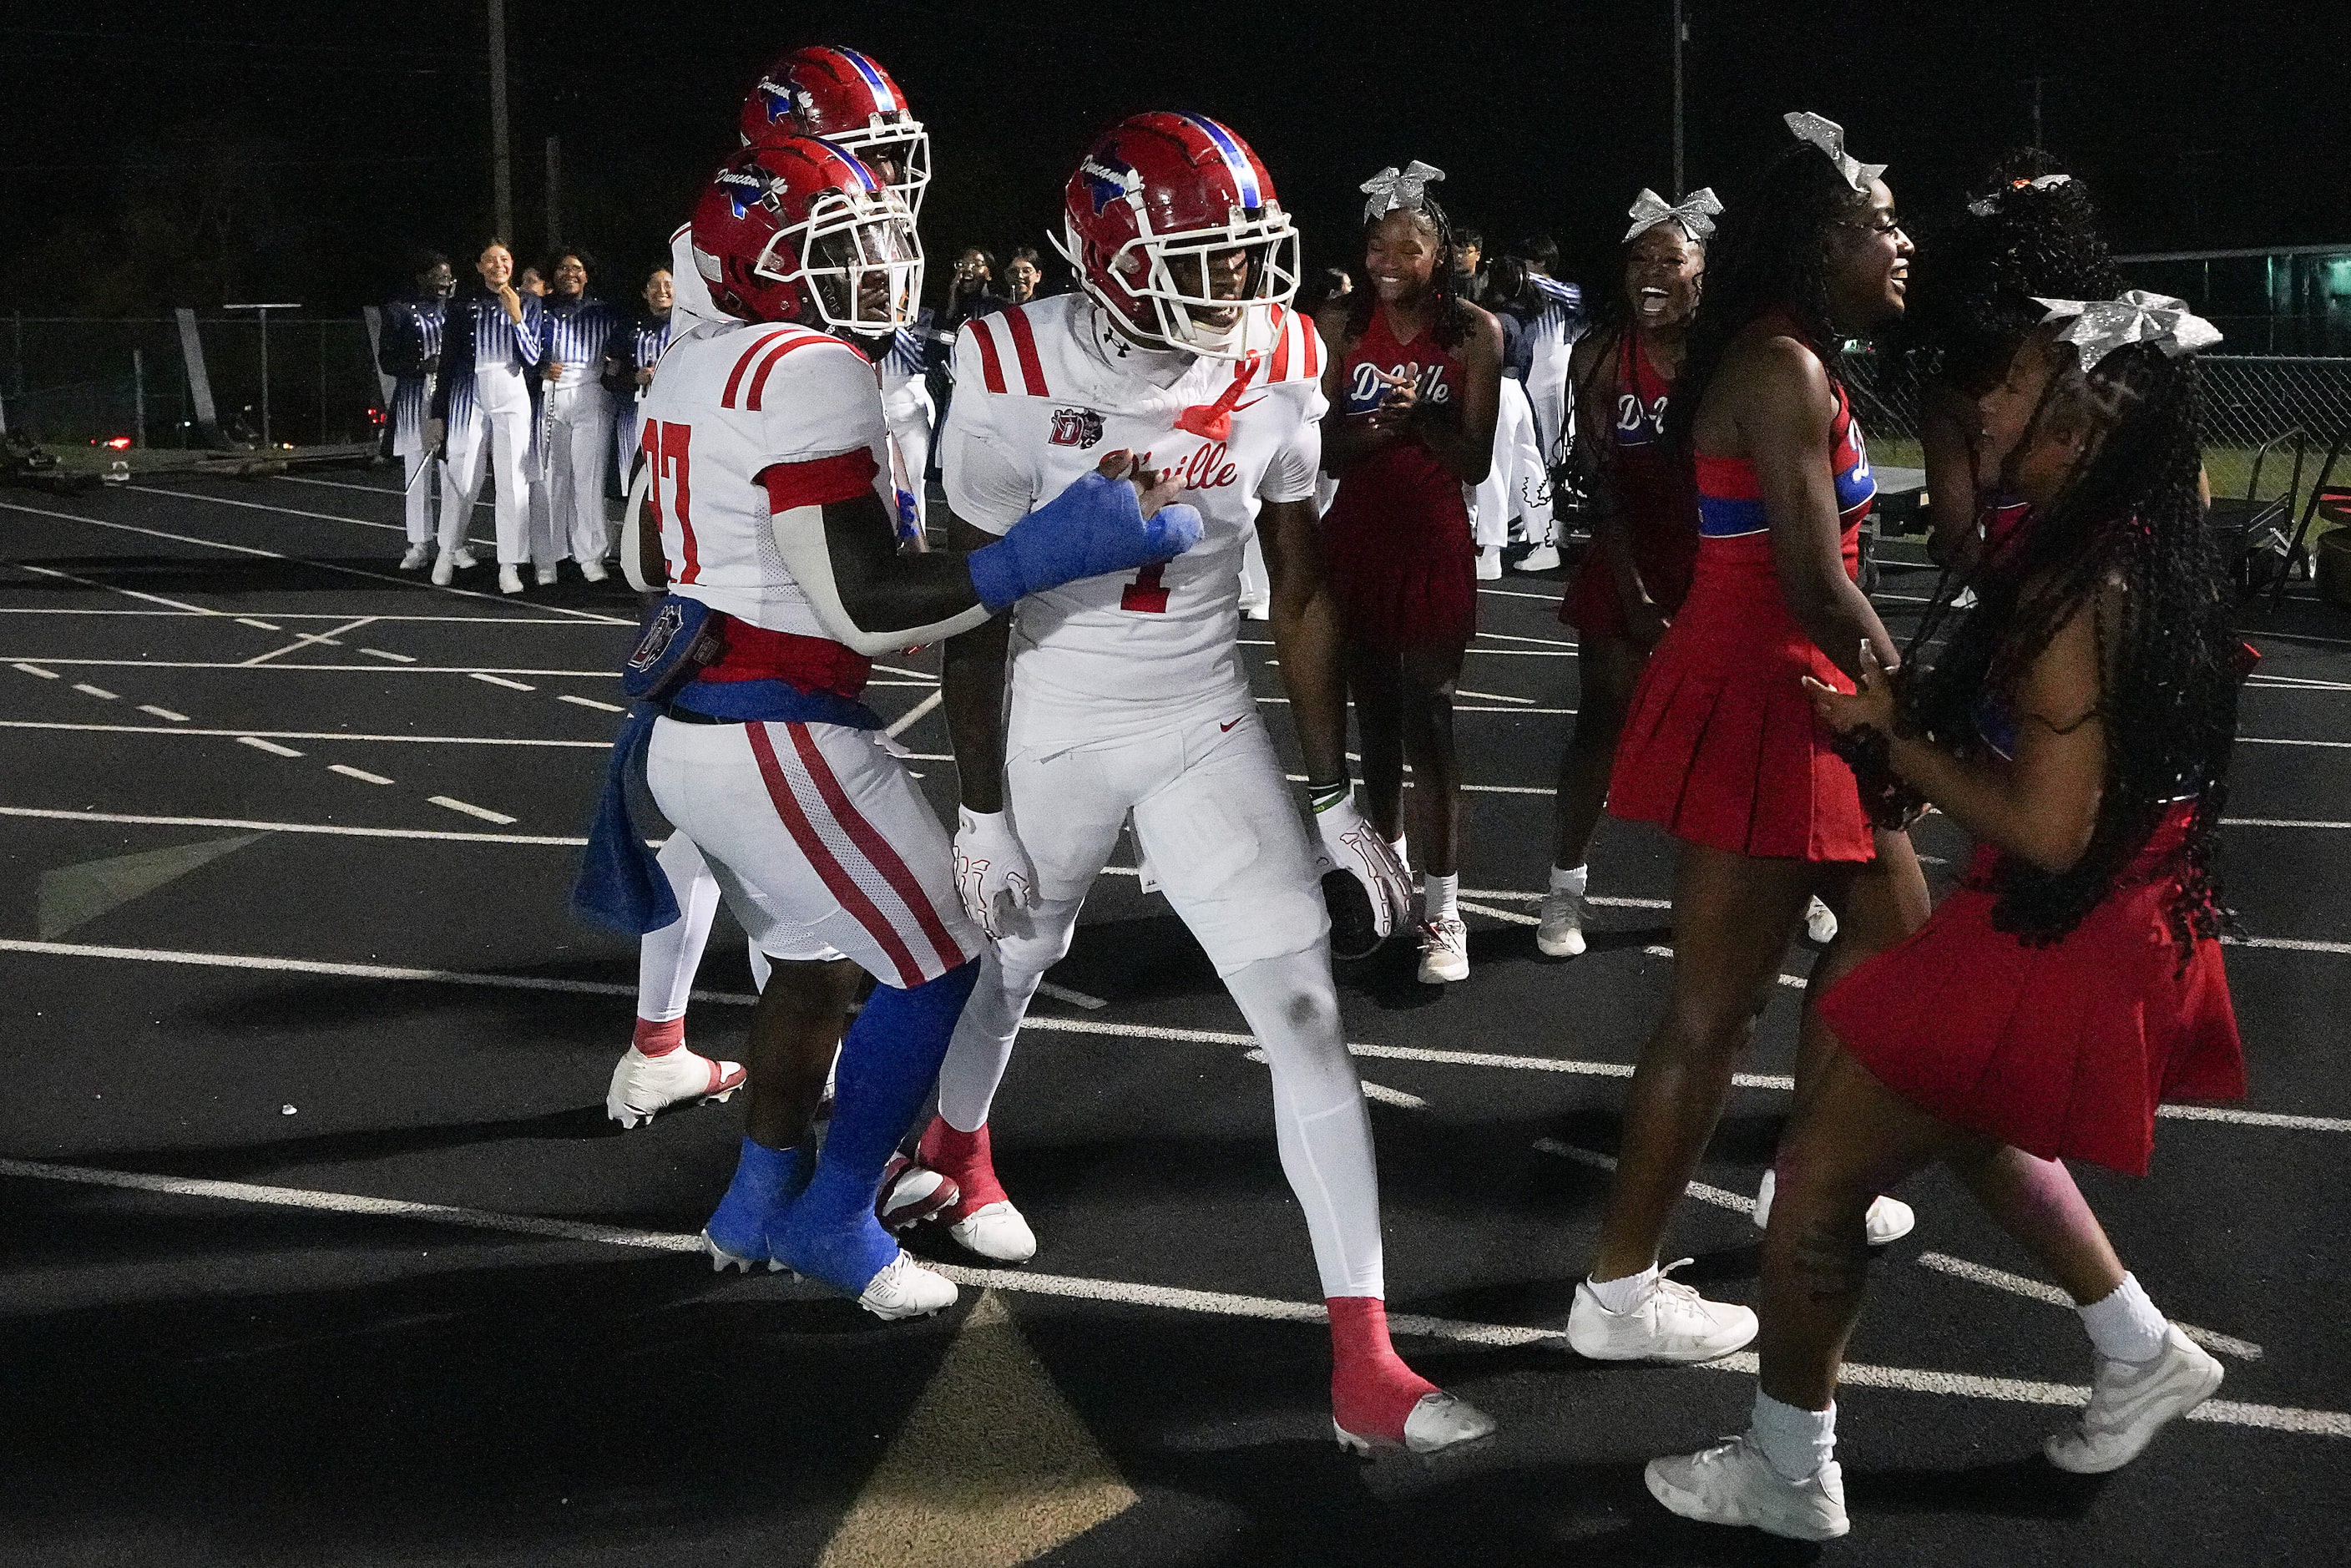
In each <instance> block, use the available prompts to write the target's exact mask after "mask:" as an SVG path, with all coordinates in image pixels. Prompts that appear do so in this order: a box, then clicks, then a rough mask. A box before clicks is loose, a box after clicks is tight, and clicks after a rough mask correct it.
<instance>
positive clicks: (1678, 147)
mask: <svg viewBox="0 0 2351 1568" xmlns="http://www.w3.org/2000/svg"><path fill="white" fill-rule="evenodd" d="M1688 38H1689V27H1688V26H1687V24H1686V23H1684V22H1683V21H1682V0H1674V200H1675V201H1677V202H1678V201H1680V200H1681V199H1682V193H1683V191H1684V190H1685V189H1686V187H1685V186H1684V185H1683V183H1682V45H1683V44H1684V43H1686V42H1687V41H1688Z"/></svg>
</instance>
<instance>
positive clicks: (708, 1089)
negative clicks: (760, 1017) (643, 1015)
mask: <svg viewBox="0 0 2351 1568" xmlns="http://www.w3.org/2000/svg"><path fill="white" fill-rule="evenodd" d="M741 1087H743V1066H742V1063H740V1062H736V1061H712V1060H710V1058H708V1057H706V1056H696V1055H695V1053H694V1052H693V1051H688V1050H686V1049H685V1047H684V1046H682V1045H681V1046H679V1047H678V1048H677V1049H676V1050H675V1051H664V1053H663V1054H661V1055H659V1056H647V1055H646V1054H645V1053H644V1052H643V1051H639V1050H638V1049H637V1048H636V1047H635V1046H633V1045H632V1046H631V1047H629V1049H628V1050H627V1051H624V1052H622V1056H621V1060H620V1061H618V1062H617V1063H615V1064H614V1065H613V1068H612V1086H611V1088H610V1089H607V1090H606V1091H605V1092H604V1114H606V1115H607V1116H610V1117H611V1119H612V1120H613V1121H615V1122H618V1123H619V1124H621V1125H622V1126H623V1127H636V1126H641V1125H643V1124H645V1123H647V1122H650V1121H652V1120H653V1116H654V1114H655V1113H657V1112H661V1111H665V1110H667V1109H668V1108H669V1107H671V1106H672V1105H676V1104H681V1103H684V1102H685V1101H688V1100H724V1099H726V1098H727V1097H728V1096H729V1095H731V1094H733V1093H734V1092H735V1091H737V1089H740V1088H741Z"/></svg>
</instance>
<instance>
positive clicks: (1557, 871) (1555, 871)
mask: <svg viewBox="0 0 2351 1568" xmlns="http://www.w3.org/2000/svg"><path fill="white" fill-rule="evenodd" d="M1591 885H1592V868H1591V867H1590V866H1588V865H1580V866H1577V867H1575V868H1574V869H1573V870H1570V869H1569V868H1568V867H1566V866H1559V865H1555V866H1553V867H1552V868H1551V890H1552V892H1553V893H1572V894H1574V895H1575V896H1576V897H1578V898H1582V897H1583V890H1584V889H1586V888H1588V887H1590V886H1591Z"/></svg>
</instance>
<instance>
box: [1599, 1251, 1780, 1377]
mask: <svg viewBox="0 0 2351 1568" xmlns="http://www.w3.org/2000/svg"><path fill="white" fill-rule="evenodd" d="M1691 1261H1693V1260H1691V1259H1688V1258H1685V1259H1683V1260H1681V1263H1675V1264H1672V1265H1669V1266H1668V1267H1667V1268H1666V1269H1664V1270H1661V1271H1660V1272H1659V1273H1658V1275H1657V1288H1656V1290H1655V1291H1651V1292H1650V1294H1649V1299H1648V1300H1647V1301H1644V1302H1642V1303H1641V1304H1640V1305H1639V1306H1637V1307H1635V1308H1634V1309H1633V1310H1632V1311H1631V1312H1610V1311H1609V1310H1608V1309H1607V1308H1606V1307H1604V1306H1602V1305H1601V1304H1600V1298H1599V1297H1598V1296H1595V1295H1593V1293H1592V1281H1589V1280H1582V1281H1577V1283H1576V1287H1575V1305H1574V1306H1573V1307H1572V1308H1570V1309H1569V1311H1568V1314H1567V1343H1568V1346H1569V1348H1570V1349H1572V1350H1573V1351H1574V1352H1575V1354H1578V1355H1581V1356H1584V1357H1587V1358H1589V1359H1590V1360H1593V1361H1673V1362H1687V1361H1713V1360H1715V1359H1717V1358H1718V1357H1720V1356H1726V1355H1729V1354H1730V1353H1731V1352H1732V1351H1735V1350H1738V1349H1740V1348H1741V1347H1742V1346H1744V1345H1745V1344H1746V1343H1747V1342H1748V1341H1749V1340H1751V1339H1753V1338H1754V1337H1755V1326H1756V1325H1755V1314H1754V1313H1753V1312H1750V1310H1748V1309H1747V1308H1745V1307H1742V1306H1740V1305H1739V1304H1738V1303H1736V1302H1733V1301H1708V1300H1707V1299H1706V1298H1705V1297H1703V1296H1701V1295H1699V1294H1698V1292H1697V1291H1694V1290H1692V1289H1690V1288H1689V1287H1688V1286H1687V1285H1685V1284H1683V1283H1682V1282H1681V1281H1678V1280H1672V1279H1668V1278H1667V1275H1669V1274H1671V1273H1672V1272H1673V1271H1674V1270H1676V1269H1678V1268H1680V1267H1681V1266H1682V1263H1687V1262H1691Z"/></svg>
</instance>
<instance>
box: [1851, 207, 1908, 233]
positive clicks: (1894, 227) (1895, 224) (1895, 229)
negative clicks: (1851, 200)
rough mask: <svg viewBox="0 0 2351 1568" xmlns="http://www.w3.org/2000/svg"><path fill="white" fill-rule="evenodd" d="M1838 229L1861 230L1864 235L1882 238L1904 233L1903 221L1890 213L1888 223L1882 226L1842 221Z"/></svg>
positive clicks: (1887, 215)
mask: <svg viewBox="0 0 2351 1568" xmlns="http://www.w3.org/2000/svg"><path fill="white" fill-rule="evenodd" d="M1837 227H1839V228H1841V229H1859V230H1860V231H1861V232H1862V233H1864V234H1872V235H1880V236H1881V237H1882V236H1885V235H1898V234H1900V233H1902V220H1901V219H1900V218H1897V217H1896V216H1894V215H1893V214H1891V213H1889V214H1886V221H1885V222H1884V223H1882V224H1855V223H1845V222H1842V221H1840V222H1839V223H1838V225H1837Z"/></svg>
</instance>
